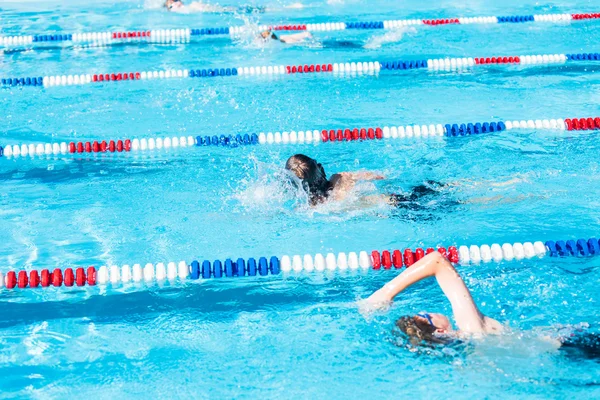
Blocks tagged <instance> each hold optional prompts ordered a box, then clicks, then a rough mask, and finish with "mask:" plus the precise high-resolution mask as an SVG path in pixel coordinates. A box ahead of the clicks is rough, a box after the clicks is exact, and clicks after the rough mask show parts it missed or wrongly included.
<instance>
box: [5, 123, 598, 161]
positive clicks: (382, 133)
mask: <svg viewBox="0 0 600 400" xmlns="http://www.w3.org/2000/svg"><path fill="white" fill-rule="evenodd" d="M515 129H536V130H567V131H593V130H600V117H585V118H566V119H565V118H558V119H536V120H521V121H508V120H507V121H491V122H483V123H482V122H475V123H473V122H469V123H460V124H459V123H451V124H444V125H442V124H423V125H416V124H415V125H401V126H383V127H369V128H365V127H361V128H344V129H340V128H338V129H322V130H304V131H293V130H292V131H289V132H285V131H284V132H266V133H265V132H260V133H258V134H256V133H245V134H237V135H227V136H226V135H219V136H217V135H212V136H209V135H206V136H196V137H193V136H180V137H177V136H173V137H165V138H148V139H146V138H141V139H138V138H135V139H119V140H109V141H106V140H102V141H93V142H90V141H85V142H81V141H79V142H70V143H67V142H55V143H29V144H12V145H11V144H8V145H5V146H0V157H5V158H11V157H13V158H17V157H26V156H29V157H35V156H57V155H59V154H60V155H67V154H71V155H83V154H99V153H130V152H133V153H140V152H146V153H147V152H149V151H153V150H160V149H171V148H180V147H205V146H223V147H238V146H249V145H278V144H309V143H313V144H318V143H321V142H351V141H368V140H391V139H411V138H416V139H419V138H432V139H433V138H441V137H458V136H471V135H480V134H487V133H494V132H502V131H506V130H515Z"/></svg>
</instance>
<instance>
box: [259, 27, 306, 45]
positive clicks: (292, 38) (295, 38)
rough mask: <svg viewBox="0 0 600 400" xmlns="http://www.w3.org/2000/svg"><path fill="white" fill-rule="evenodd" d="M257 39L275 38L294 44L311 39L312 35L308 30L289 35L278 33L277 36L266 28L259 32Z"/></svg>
mask: <svg viewBox="0 0 600 400" xmlns="http://www.w3.org/2000/svg"><path fill="white" fill-rule="evenodd" d="M259 39H263V40H265V41H268V40H277V41H279V42H282V43H287V44H296V43H302V42H304V41H305V40H307V39H312V35H311V33H310V32H306V31H304V32H300V33H292V34H289V35H279V36H277V35H276V34H275V33H273V31H271V30H267V31H263V32H261V33H260V36H259Z"/></svg>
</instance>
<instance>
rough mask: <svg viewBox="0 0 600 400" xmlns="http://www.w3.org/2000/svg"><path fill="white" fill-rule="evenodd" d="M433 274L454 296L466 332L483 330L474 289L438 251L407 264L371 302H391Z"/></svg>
mask: <svg viewBox="0 0 600 400" xmlns="http://www.w3.org/2000/svg"><path fill="white" fill-rule="evenodd" d="M432 276H435V278H436V279H437V282H438V284H439V285H440V288H441V289H442V291H443V292H444V294H445V295H446V297H447V298H448V300H450V304H451V305H452V311H453V312H454V318H455V319H456V324H457V325H458V327H459V329H460V330H461V331H463V332H482V331H483V330H484V320H483V318H484V316H483V315H482V314H481V312H480V311H479V309H478V308H477V305H476V304H475V302H474V301H473V297H471V292H469V289H468V288H467V286H466V285H465V283H464V281H463V280H462V278H461V277H460V275H459V274H458V272H456V270H455V269H454V266H453V265H452V264H451V263H450V262H449V261H448V260H447V259H446V258H445V257H444V256H442V255H441V254H440V253H438V252H433V253H431V254H428V255H427V256H425V257H423V258H422V259H421V260H419V261H417V262H416V263H415V264H413V265H412V266H410V267H409V268H406V269H405V270H404V271H402V273H401V274H400V275H398V276H397V277H395V278H394V279H392V280H391V281H390V282H388V283H386V284H385V286H383V287H382V288H381V289H379V290H378V291H376V292H375V293H373V295H371V297H369V298H368V300H367V302H368V303H369V304H370V305H372V306H377V305H381V304H385V303H389V302H391V301H392V300H393V299H394V297H396V296H397V295H398V294H399V293H401V292H402V291H404V290H405V289H406V288H408V287H409V286H411V285H413V284H415V283H417V282H419V281H421V280H423V279H426V278H429V277H432Z"/></svg>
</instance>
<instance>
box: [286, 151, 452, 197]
mask: <svg viewBox="0 0 600 400" xmlns="http://www.w3.org/2000/svg"><path fill="white" fill-rule="evenodd" d="M285 168H286V170H288V171H290V172H291V173H293V174H294V176H295V177H296V178H298V180H299V181H300V182H301V185H302V187H303V189H304V190H305V191H306V193H307V194H308V199H309V203H310V205H311V206H316V205H318V204H321V203H325V202H332V201H343V200H344V199H346V198H347V197H348V195H349V194H350V192H351V191H352V189H353V188H354V187H355V186H356V184H357V183H358V182H359V181H375V180H383V179H385V177H384V176H382V175H380V174H376V173H374V172H369V171H363V172H341V173H338V174H334V175H332V176H331V178H329V179H328V178H327V174H326V173H325V169H324V168H323V166H322V165H321V164H320V163H318V162H317V161H316V160H314V159H312V158H310V157H308V156H305V155H304V154H296V155H294V156H292V157H290V158H289V159H288V160H287V162H286V164H285ZM443 187H444V185H442V184H440V183H437V182H434V181H428V182H427V184H426V185H419V186H415V187H414V188H413V189H412V190H411V191H410V193H408V194H380V195H371V196H365V197H364V198H362V199H361V200H362V202H364V203H367V204H389V205H392V206H394V207H397V208H404V209H414V208H417V207H418V204H417V203H418V201H419V200H421V199H423V198H426V197H427V196H431V195H436V194H438V193H440V189H442V188H443Z"/></svg>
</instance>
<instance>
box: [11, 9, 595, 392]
mask: <svg viewBox="0 0 600 400" xmlns="http://www.w3.org/2000/svg"><path fill="white" fill-rule="evenodd" d="M231 3H232V4H233V3H235V2H233V1H232V2H231ZM461 4H462V5H461ZM592 7H593V4H592V3H591V2H585V1H568V2H561V3H560V5H559V4H555V3H544V4H542V5H536V4H535V3H534V2H525V3H523V2H515V1H507V2H503V4H495V3H494V2H480V1H477V2H469V1H468V2H456V1H434V2H428V3H427V4H412V2H394V3H390V2H383V1H375V2H370V3H369V6H366V5H364V4H360V3H358V2H351V1H345V2H332V4H328V3H325V2H318V3H317V2H315V3H314V4H313V3H311V4H307V7H305V8H304V9H301V10H294V11H290V10H285V11H280V12H272V13H265V14H260V15H256V16H255V15H252V16H243V17H236V16H232V15H201V16H199V15H171V14H165V13H163V12H162V11H161V10H159V9H155V8H153V7H152V4H150V3H148V4H146V5H144V4H143V2H141V1H138V2H134V1H131V2H122V3H119V4H112V3H111V2H94V3H93V4H85V5H84V4H69V5H62V4H60V3H59V2H50V1H48V2H42V1H32V2H29V1H28V2H19V3H11V2H8V3H5V4H3V5H2V29H3V31H2V34H3V35H18V34H21V33H25V34H38V33H50V32H53V31H63V30H64V31H70V32H78V31H127V30H134V29H163V28H164V29H167V28H180V27H183V26H184V27H194V28H195V27H199V28H200V27H204V26H235V25H243V24H244V19H250V20H252V22H253V23H265V24H270V23H280V22H281V23H290V24H294V23H301V22H303V21H312V23H319V22H327V21H331V20H336V21H337V20H348V21H357V20H366V21H379V20H393V19H413V18H416V19H420V18H436V17H438V16H439V18H446V17H447V18H454V17H459V16H465V17H470V16H481V15H530V14H544V13H575V12H588V11H589V12H596V11H597V10H594V9H593V8H592ZM597 24H598V22H597V21H592V20H590V21H577V22H573V23H556V24H542V23H540V24H538V23H523V24H510V25H508V24H504V25H502V24H489V25H485V24H469V25H464V26H463V25H448V26H445V25H444V26H435V27H425V26H416V27H406V28H403V29H400V30H393V31H390V30H381V31H377V30H345V31H331V32H315V33H314V36H315V38H316V39H317V41H315V42H311V43H310V44H309V45H301V46H287V47H286V46H284V45H282V44H277V43H271V44H268V45H257V44H255V43H253V42H252V40H250V38H249V37H247V38H243V39H242V40H231V39H230V38H229V37H227V36H222V37H218V36H207V37H203V38H201V39H198V40H197V41H193V42H190V43H189V44H185V43H184V44H144V43H141V44H133V45H121V46H104V47H90V48H72V47H70V46H66V47H65V48H64V49H56V48H55V49H34V50H32V51H16V52H7V53H6V54H4V55H3V58H2V62H1V63H0V77H5V76H52V75H69V74H79V73H91V74H93V73H112V72H118V71H151V70H171V69H178V68H181V69H196V68H204V69H206V68H213V69H214V68H222V67H223V66H224V65H228V66H238V65H248V66H257V65H296V64H297V63H301V64H302V65H304V64H322V63H323V62H327V63H329V62H331V63H336V62H337V63H340V62H344V63H345V62H347V61H355V62H362V61H372V60H375V59H376V60H397V59H407V60H413V59H414V60H416V59H425V60H428V59H435V58H445V57H461V58H462V57H465V58H469V57H487V56H488V55H490V56H492V55H522V54H573V53H593V52H598V51H599V48H598V46H597V42H598V39H600V33H598V30H597V29H595V28H596V27H597ZM340 42H344V43H350V44H351V45H342V46H340V45H339V43H340ZM320 43H324V45H320ZM365 46H366V48H364V47H365ZM197 66H200V67H197ZM80 71H83V72H80ZM238 78H239V79H233V78H231V77H226V76H224V77H214V78H211V79H187V80H186V79H169V80H167V79H165V80H161V79H157V80H153V81H151V84H150V83H149V82H150V81H142V80H140V81H136V82H111V83H98V84H96V85H78V86H57V87H52V88H45V89H44V88H37V87H20V86H15V87H13V86H9V87H5V88H4V89H2V90H1V91H0V106H1V108H2V110H3V112H2V129H1V134H0V146H3V145H4V144H5V143H11V144H12V143H18V144H26V145H27V144H30V143H36V144H37V143H60V142H65V143H70V142H84V143H85V142H87V141H89V142H93V141H102V140H107V141H108V140H112V139H114V140H117V139H125V138H131V139H135V138H138V139H147V140H148V139H150V138H153V139H156V138H165V137H182V136H183V137H185V138H187V137H188V136H192V137H193V138H196V136H201V137H205V136H210V137H212V136H215V135H216V136H221V135H227V136H228V135H236V134H238V133H241V134H244V133H257V134H258V133H260V132H265V133H267V132H285V131H287V132H290V131H292V130H294V131H296V132H299V131H305V132H306V131H308V130H317V131H319V132H320V131H321V130H322V129H327V130H328V129H334V130H337V129H345V128H347V127H351V128H354V127H357V128H361V127H375V126H381V127H383V126H399V125H402V126H407V125H409V124H418V125H425V126H429V125H430V124H433V125H437V124H442V125H445V124H447V123H449V124H454V123H457V124H460V123H463V122H465V123H467V122H484V121H488V122H492V121H515V120H516V121H521V120H526V121H527V120H538V119H539V120H543V119H556V118H562V119H564V118H574V117H578V118H582V117H588V116H598V114H599V109H598V106H597V104H598V100H599V96H598V93H599V92H598V88H599V86H600V73H599V72H598V61H594V60H581V61H578V62H577V63H565V64H552V65H527V66H522V65H486V66H480V67H479V68H471V69H460V70H448V71H445V70H438V71H430V70H428V69H419V70H410V71H391V72H389V73H387V72H386V73H384V72H380V73H378V74H375V73H372V74H369V73H365V74H355V75H352V74H351V75H343V76H342V75H334V74H330V75H327V74H303V75H299V74H295V75H266V76H263V75H260V76H259V75H256V76H242V77H238ZM597 139H598V131H590V130H587V131H566V130H556V129H538V128H524V129H510V130H504V131H501V132H493V133H487V134H483V135H468V136H464V137H437V138H429V139H427V140H425V139H418V138H404V139H397V140H394V139H390V140H366V141H360V140H359V141H350V142H347V143H346V142H344V143H319V144H314V143H310V144H309V143H304V144H291V143H290V144H285V145H284V144H277V145H276V144H273V145H268V144H265V145H257V146H237V147H231V146H200V147H198V146H189V147H186V148H181V147H178V148H170V149H163V150H154V151H144V152H142V151H138V152H134V151H132V152H114V153H111V152H107V153H100V154H95V153H94V154H84V155H81V154H71V153H67V154H57V155H49V156H36V157H2V158H0V179H1V183H2V191H1V192H0V204H1V207H0V212H1V215H2V217H1V218H2V219H1V226H2V229H0V241H1V243H3V246H2V249H1V250H0V272H4V273H6V272H7V271H9V270H10V269H15V270H20V269H23V268H24V269H25V270H28V271H29V270H32V269H42V268H48V269H50V270H52V269H54V268H56V267H59V268H62V269H64V268H68V267H71V268H75V267H87V266H91V265H93V266H96V267H99V266H102V265H106V266H112V265H119V266H121V265H124V264H129V265H132V264H135V263H140V264H141V265H142V266H143V265H144V264H145V263H154V264H156V263H159V262H162V263H167V262H169V261H175V262H178V261H179V260H186V261H188V262H189V261H191V260H195V259H197V260H216V259H219V260H224V259H227V258H232V259H236V258H237V257H243V258H249V257H255V258H257V259H258V257H260V256H272V255H275V256H278V257H279V256H281V255H284V254H287V255H296V254H298V255H304V254H313V255H314V254H316V253H321V254H327V253H330V252H331V253H335V254H337V253H338V252H349V251H356V252H358V251H360V250H367V251H370V250H373V249H378V250H384V249H404V248H406V247H410V248H413V249H414V248H415V247H436V246H439V245H443V246H449V245H460V244H465V243H466V244H484V243H488V244H492V243H499V244H502V243H515V242H524V241H537V240H540V241H546V240H557V239H564V240H566V239H578V238H588V237H594V236H595V237H598V236H597V235H598V222H599V218H600V214H599V212H598V199H597V190H596V188H597V186H598V169H599V166H598V161H597V153H598V150H599V147H600V145H599V144H598V140H597ZM298 152H299V153H305V154H307V155H310V156H312V157H314V158H316V159H318V160H319V161H320V162H321V163H322V164H323V166H324V167H325V169H326V171H327V172H328V173H334V172H340V171H347V170H360V169H365V170H374V171H378V172H380V173H382V174H384V175H385V176H386V177H387V179H386V180H384V181H381V182H377V183H376V185H371V184H364V185H362V186H361V187H360V188H359V190H360V191H361V192H364V193H369V194H371V193H376V192H385V193H397V192H402V191H407V190H409V189H410V187H412V186H413V185H416V184H419V183H422V182H424V181H426V180H430V179H431V180H436V181H440V182H447V183H453V186H451V188H449V189H447V190H446V191H445V192H444V194H443V196H441V197H440V198H438V199H436V201H434V202H432V203H429V204H427V205H426V206H427V207H426V209H420V210H408V211H406V210H395V209H391V208H389V207H387V206H376V207H369V208H366V209H357V208H355V207H351V206H350V205H347V206H348V207H347V208H346V209H344V210H343V211H340V210H338V209H335V208H333V207H327V206H322V207H318V208H317V209H316V210H315V209H309V208H307V207H305V206H303V205H302V204H303V200H304V199H303V198H302V197H301V196H299V195H298V194H297V193H295V192H294V191H293V190H291V188H289V187H288V186H287V185H286V180H285V179H283V178H282V168H283V165H284V163H285V161H286V159H287V158H288V157H289V156H291V155H293V154H295V153H298ZM457 203H458V204H457ZM461 271H462V273H463V274H464V276H465V280H466V283H467V285H468V286H469V287H470V288H471V289H472V291H473V294H474V296H475V298H476V299H477V300H478V301H479V303H480V304H481V307H482V311H483V312H484V313H486V314H488V315H490V316H491V317H493V318H496V319H498V320H500V321H502V322H505V323H507V324H509V325H510V326H511V327H512V328H513V333H511V334H509V335H507V336H505V337H502V338H500V339H498V338H495V339H489V340H486V341H484V342H483V343H478V344H477V345H468V346H463V347H458V348H454V347H452V348H446V349H435V350H422V351H419V352H415V351H411V349H409V348H407V346H406V343H405V342H403V341H402V340H401V339H399V338H397V337H396V336H395V335H394V334H393V333H392V327H393V325H394V321H395V320H396V319H397V318H398V317H399V316H402V315H406V314H412V313H414V312H417V311H419V310H430V311H440V312H445V313H447V314H449V313H450V312H451V310H450V308H449V306H448V304H447V302H446V301H445V298H444V296H443V294H442V292H441V291H440V290H439V289H438V288H437V285H435V284H434V283H433V281H428V282H426V283H425V284H419V285H418V286H417V287H416V288H415V289H414V290H410V291H408V292H406V294H405V295H404V294H403V295H402V297H401V298H399V299H397V301H396V303H395V304H394V306H393V307H392V309H391V310H390V311H389V312H388V313H386V314H381V315H377V316H375V317H374V318H371V319H368V320H365V319H364V318H363V317H362V315H361V314H360V313H359V312H358V308H357V305H356V300H357V299H359V298H364V297H366V296H368V295H369V294H371V293H372V292H373V291H374V290H375V289H377V288H379V287H380V286H381V285H382V284H383V283H384V282H386V281H387V280H388V279H390V278H391V276H394V275H395V272H393V271H386V270H381V271H369V272H368V273H364V272H361V271H358V272H351V271H346V272H336V273H333V272H327V273H312V274H309V273H295V274H289V275H283V274H281V275H276V276H271V275H269V276H258V277H255V278H252V277H246V278H244V279H242V278H239V279H232V278H230V279H227V278H222V279H210V280H203V279H198V280H196V281H194V282H192V281H186V282H184V283H182V282H177V283H174V284H169V283H164V284H160V285H157V284H153V285H146V286H137V285H133V284H128V285H120V284H117V285H114V287H113V285H107V286H95V287H89V286H84V287H82V288H77V287H71V288H64V287H60V288H52V287H50V288H45V289H41V288H38V289H33V290H18V291H17V290H12V291H9V290H6V289H1V290H0V301H1V302H2V304H1V310H2V312H0V326H1V330H0V369H1V371H0V384H1V387H2V392H3V396H5V397H67V396H70V395H77V394H78V393H82V391H85V393H86V394H88V393H89V394H90V395H96V396H99V397H106V398H108V397H112V398H114V397H119V398H122V397H142V396H146V397H148V396H151V397H158V396H164V397H183V396H190V397H224V398H229V397H235V398H239V397H258V396H263V397H268V398H273V397H293V398H297V397H308V398H326V397H329V398H331V397H334V398H338V397H342V396H346V397H352V398H359V397H365V396H368V395H370V394H373V393H378V394H380V395H382V396H384V397H399V396H406V395H411V396H415V395H416V396H417V397H425V398H430V397H438V396H439V393H440V391H441V390H444V391H445V392H447V393H453V395H455V396H457V397H461V398H462V397H476V398H481V397H486V396H488V397H492V396H493V394H494V393H503V394H504V395H505V396H507V397H522V396H525V395H531V396H536V397H541V396H545V397H564V396H566V395H572V396H589V397H594V395H597V394H598V389H597V385H598V382H599V378H600V377H599V373H598V368H597V366H598V364H597V361H594V360H587V359H574V358H572V357H566V356H565V355H564V354H563V353H562V352H557V351H552V350H550V349H548V348H547V347H546V346H544V345H543V342H541V341H540V340H538V339H537V338H539V337H540V336H542V335H546V334H549V335H552V334H555V333H556V331H557V330H558V329H559V325H562V326H567V325H577V324H581V323H586V324H589V326H590V327H589V329H590V330H597V328H598V323H599V322H600V321H599V319H598V315H597V309H598V308H597V298H598V293H599V291H598V281H599V279H600V272H599V271H598V267H597V259H594V258H548V257H546V258H544V259H541V260H540V259H537V258H532V259H528V260H519V261H516V260H513V261H502V262H500V263H497V262H489V263H479V264H475V265H467V266H463V267H461Z"/></svg>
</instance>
